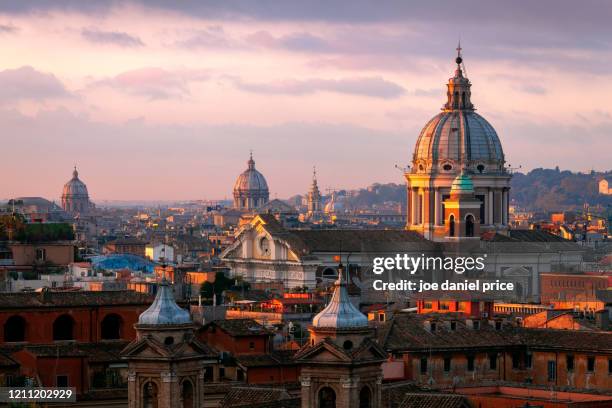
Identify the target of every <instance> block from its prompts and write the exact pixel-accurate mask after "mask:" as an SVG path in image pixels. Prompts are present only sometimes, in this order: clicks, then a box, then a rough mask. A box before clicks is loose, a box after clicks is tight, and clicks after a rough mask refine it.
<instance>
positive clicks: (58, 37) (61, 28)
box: [0, 0, 612, 201]
mask: <svg viewBox="0 0 612 408" xmlns="http://www.w3.org/2000/svg"><path fill="white" fill-rule="evenodd" d="M146 4H147V6H145V5H144V2H142V3H141V2H119V1H97V2H86V1H79V0H74V1H62V0H58V1H15V2H2V3H0V142H1V144H0V146H2V156H1V159H0V171H1V172H2V174H3V177H1V178H0V180H1V181H0V199H2V198H10V197H18V196H43V197H46V198H49V199H55V200H59V196H60V194H61V190H62V186H63V184H64V183H65V182H66V181H67V180H68V179H69V178H70V177H71V173H72V167H73V165H74V164H76V165H77V166H78V168H79V172H80V176H81V179H82V180H83V181H84V182H85V183H86V184H87V186H88V188H89V193H90V196H91V198H92V199H93V201H100V200H107V199H116V200H152V199H164V200H170V199H223V198H226V197H230V196H231V192H232V187H233V183H234V180H235V179H236V177H237V176H238V174H239V173H240V172H242V171H243V170H244V169H245V168H246V161H247V160H248V156H249V150H250V149H253V155H254V158H255V161H256V166H257V169H258V170H260V171H261V172H262V173H263V174H264V175H265V177H266V178H267V181H268V185H269V186H270V192H271V194H270V197H271V198H275V197H278V198H286V197H289V196H291V195H294V194H299V193H302V194H303V193H305V192H306V191H307V189H308V187H309V184H310V179H311V172H312V166H313V165H316V166H317V172H318V175H319V186H320V187H321V188H322V189H326V188H328V187H333V188H356V187H365V186H367V185H369V184H371V183H374V182H383V183H386V182H395V183H402V182H403V177H402V175H401V173H400V172H399V171H398V170H397V169H396V168H394V165H395V164H398V165H406V164H408V163H409V162H410V160H411V155H412V150H413V148H414V143H415V141H416V138H417V136H418V133H419V131H420V129H421V128H422V127H423V126H424V124H425V123H426V122H427V121H428V120H429V119H430V118H431V117H432V116H434V115H435V114H437V113H438V112H439V111H440V108H441V106H442V104H443V103H444V101H445V92H446V89H445V83H446V81H447V80H448V78H449V77H450V76H452V73H453V71H454V64H453V60H454V58H455V53H456V51H455V48H456V46H457V40H458V38H459V37H460V38H461V44H462V46H463V55H464V61H465V67H466V70H467V76H468V77H469V78H470V80H471V81H472V83H473V87H472V101H473V102H474V104H475V105H476V108H477V110H478V112H479V113H480V114H481V115H483V116H484V117H485V118H486V119H487V120H489V122H491V124H492V125H493V126H494V127H495V129H496V130H497V133H498V134H499V136H500V139H501V141H502V144H503V147H504V151H505V154H506V159H507V161H508V162H509V163H511V164H512V165H513V166H518V165H522V166H523V169H524V170H529V169H532V168H534V167H554V166H556V165H558V166H559V167H560V168H562V169H570V170H581V171H586V170H590V169H596V170H609V169H610V168H612V166H611V165H610V158H611V155H610V152H611V144H610V138H611V136H612V103H611V95H612V24H610V21H612V2H609V1H552V0H551V1H513V2H508V1H490V0H482V1H469V0H464V1H461V2H455V1H427V2H421V1H419V2H417V1H414V2H409V1H397V2H391V1H355V0H352V1H346V2H341V1H334V2H329V1H295V2H293V1H238V0H234V1H231V0H225V1H210V2H207V1H164V0H157V1H147V2H146Z"/></svg>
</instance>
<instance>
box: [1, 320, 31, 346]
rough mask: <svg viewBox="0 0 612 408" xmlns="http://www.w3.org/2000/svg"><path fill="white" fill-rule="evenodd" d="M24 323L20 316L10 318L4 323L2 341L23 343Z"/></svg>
mask: <svg viewBox="0 0 612 408" xmlns="http://www.w3.org/2000/svg"><path fill="white" fill-rule="evenodd" d="M25 329H26V322H25V319H24V318H23V317H21V316H11V317H9V318H8V319H7V321H6V323H4V341H5V342H10V341H25Z"/></svg>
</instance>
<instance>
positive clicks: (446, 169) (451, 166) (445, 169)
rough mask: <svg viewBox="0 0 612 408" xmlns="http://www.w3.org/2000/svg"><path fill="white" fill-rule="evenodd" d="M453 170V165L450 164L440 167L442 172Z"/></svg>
mask: <svg viewBox="0 0 612 408" xmlns="http://www.w3.org/2000/svg"><path fill="white" fill-rule="evenodd" d="M452 169H453V165H452V164H450V163H444V164H443V165H442V170H444V171H451V170H452Z"/></svg>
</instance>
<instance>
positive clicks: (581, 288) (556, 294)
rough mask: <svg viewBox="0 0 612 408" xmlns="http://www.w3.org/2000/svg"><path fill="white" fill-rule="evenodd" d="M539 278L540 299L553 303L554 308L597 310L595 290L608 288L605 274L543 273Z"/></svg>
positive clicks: (598, 307) (599, 306)
mask: <svg viewBox="0 0 612 408" xmlns="http://www.w3.org/2000/svg"><path fill="white" fill-rule="evenodd" d="M540 279H541V289H540V291H541V292H540V293H541V301H542V303H543V304H554V305H555V308H562V309H566V308H574V307H575V306H576V307H578V308H579V309H581V310H585V309H587V310H599V309H600V308H601V305H598V302H597V291H600V290H606V289H607V288H608V284H609V283H608V282H609V277H608V276H607V275H587V274H561V273H543V274H541V275H540Z"/></svg>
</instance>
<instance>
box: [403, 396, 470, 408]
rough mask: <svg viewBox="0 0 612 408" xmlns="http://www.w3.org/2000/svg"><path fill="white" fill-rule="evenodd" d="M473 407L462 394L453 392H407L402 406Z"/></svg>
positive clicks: (435, 407)
mask: <svg viewBox="0 0 612 408" xmlns="http://www.w3.org/2000/svg"><path fill="white" fill-rule="evenodd" d="M467 407H471V405H470V403H469V402H468V400H467V399H466V398H465V397H464V396H462V395H453V394H430V393H419V394H406V397H405V398H404V400H403V401H402V403H401V404H400V408H467Z"/></svg>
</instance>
